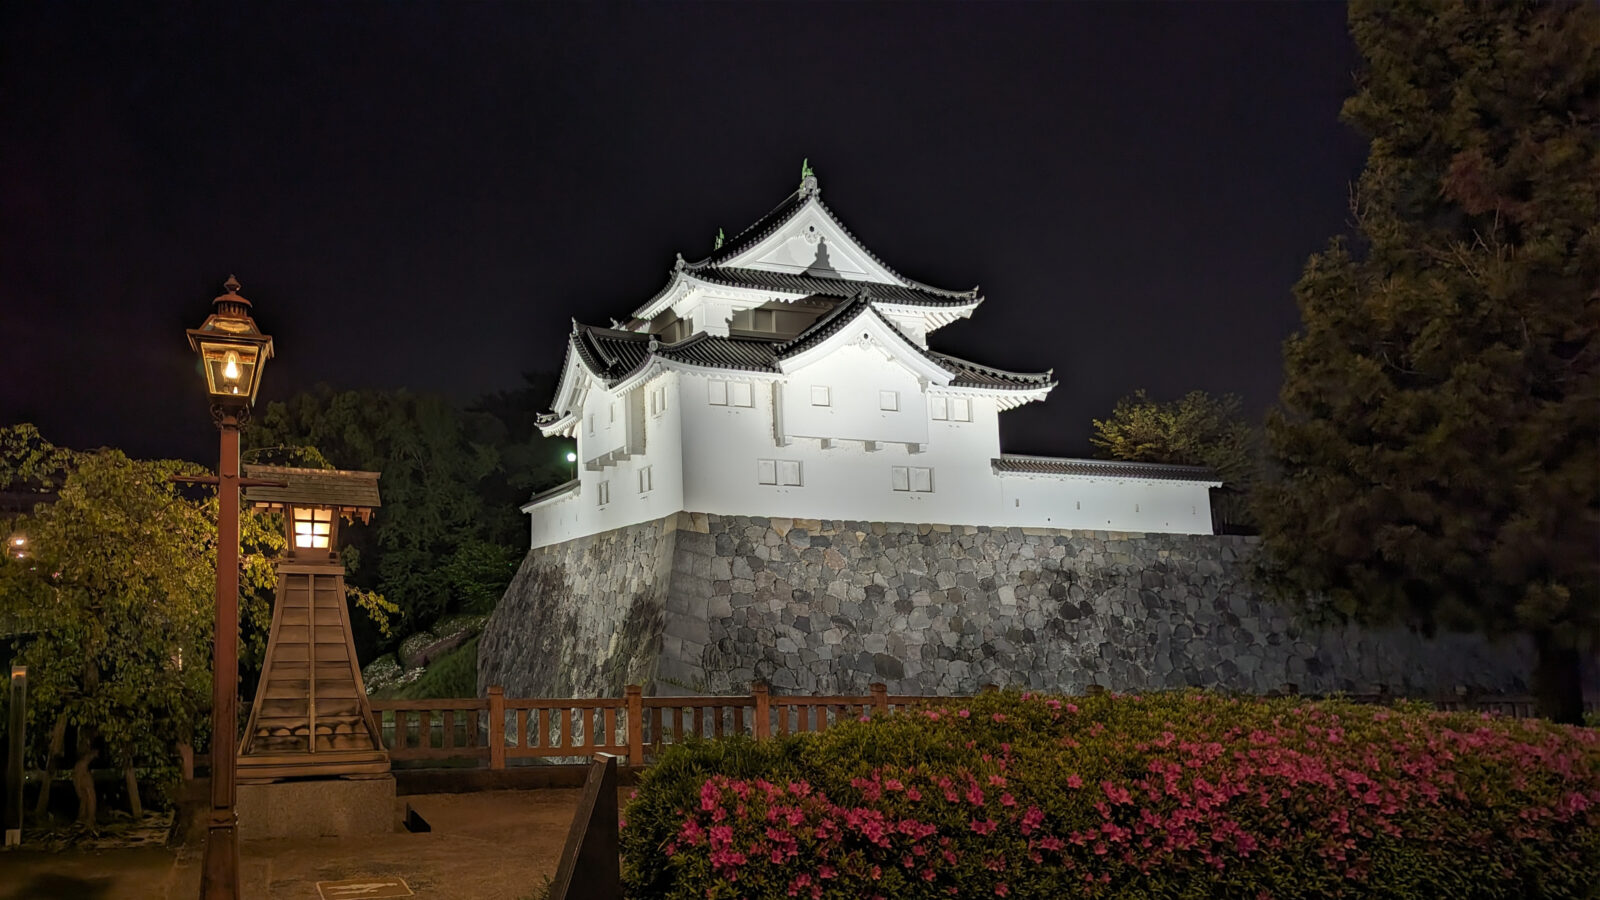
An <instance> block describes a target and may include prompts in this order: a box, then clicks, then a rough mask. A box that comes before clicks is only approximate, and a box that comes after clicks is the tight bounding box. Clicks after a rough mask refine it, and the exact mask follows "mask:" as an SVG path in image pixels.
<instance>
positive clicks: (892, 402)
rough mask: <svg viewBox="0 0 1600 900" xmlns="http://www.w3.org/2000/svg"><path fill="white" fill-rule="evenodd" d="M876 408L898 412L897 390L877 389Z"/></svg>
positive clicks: (898, 396) (898, 398) (898, 395)
mask: <svg viewBox="0 0 1600 900" xmlns="http://www.w3.org/2000/svg"><path fill="white" fill-rule="evenodd" d="M878 408H879V409H882V410H887V411H888V412H898V411H899V409H900V392H899V391H879V392H878Z"/></svg>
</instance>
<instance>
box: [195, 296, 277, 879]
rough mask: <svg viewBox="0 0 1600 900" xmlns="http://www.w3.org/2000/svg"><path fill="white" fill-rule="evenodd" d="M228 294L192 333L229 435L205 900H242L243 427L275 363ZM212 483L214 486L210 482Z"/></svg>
mask: <svg viewBox="0 0 1600 900" xmlns="http://www.w3.org/2000/svg"><path fill="white" fill-rule="evenodd" d="M224 288H225V289H226V290H227V293H226V294H223V295H222V296H220V297H218V298H217V299H216V300H215V301H213V306H214V307H215V309H214V311H213V312H212V313H211V315H209V316H207V317H206V320H205V322H204V323H202V324H201V325H200V327H199V328H191V329H189V332H188V334H189V346H190V347H191V348H193V350H194V351H195V352H196V353H198V354H199V355H200V366H201V369H202V370H203V371H204V372H205V376H206V393H207V394H208V395H209V396H210V398H211V416H212V418H213V419H215V420H216V423H217V428H218V430H220V431H221V432H222V451H221V457H220V459H219V461H218V464H217V477H216V479H215V483H216V485H217V501H218V512H217V609H216V630H215V634H214V635H213V638H212V651H211V814H210V816H209V818H208V819H207V822H206V851H205V861H204V866H203V873H202V881H201V886H200V896H201V897H202V898H204V900H238V897H239V833H238V814H237V812H235V810H234V799H235V788H234V754H235V753H236V752H237V747H236V744H237V740H236V737H237V732H238V719H239V716H238V712H237V709H238V702H239V684H238V682H239V488H240V487H241V480H240V478H239V426H240V425H242V424H244V422H245V421H246V420H248V419H249V417H250V408H251V407H252V406H253V405H254V404H255V399H256V391H257V390H258V389H259V388H260V387H261V369H262V368H263V366H264V365H265V364H266V361H267V360H268V359H270V358H272V338H271V337H268V336H267V335H264V334H262V333H261V332H260V330H259V329H257V328H256V323H255V320H254V319H252V318H250V301H248V300H246V299H245V298H243V297H241V296H239V282H238V281H236V280H234V278H233V276H231V275H230V276H228V282H227V284H225V285H224ZM204 480H206V481H210V480H211V479H204Z"/></svg>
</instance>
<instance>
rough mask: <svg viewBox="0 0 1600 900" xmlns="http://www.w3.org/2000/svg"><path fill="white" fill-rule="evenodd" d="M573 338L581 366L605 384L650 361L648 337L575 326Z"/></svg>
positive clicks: (606, 329)
mask: <svg viewBox="0 0 1600 900" xmlns="http://www.w3.org/2000/svg"><path fill="white" fill-rule="evenodd" d="M572 336H573V338H574V340H573V342H572V345H573V346H574V347H576V348H577V351H578V358H579V359H581V360H583V364H584V366H586V367H587V368H588V369H589V371H591V372H593V373H594V374H596V375H599V376H600V377H601V378H604V379H606V380H608V381H616V380H617V379H619V378H622V377H623V376H625V375H627V374H628V373H630V372H633V371H634V370H636V369H638V368H639V367H640V366H642V365H644V364H645V361H646V360H648V359H649V358H650V335H648V334H639V333H637V332H633V331H618V330H616V329H614V328H599V327H596V326H593V325H579V324H578V323H577V322H574V323H573V335H572Z"/></svg>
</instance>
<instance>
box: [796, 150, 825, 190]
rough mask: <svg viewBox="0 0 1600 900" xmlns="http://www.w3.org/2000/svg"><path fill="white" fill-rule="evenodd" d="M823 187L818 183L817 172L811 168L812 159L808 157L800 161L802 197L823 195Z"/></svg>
mask: <svg viewBox="0 0 1600 900" xmlns="http://www.w3.org/2000/svg"><path fill="white" fill-rule="evenodd" d="M821 191H822V186H821V185H820V184H818V183H817V172H816V170H815V169H813V168H811V158H810V157H809V156H808V157H806V158H805V159H803V160H801V161H800V196H802V197H806V196H810V195H811V194H817V193H821Z"/></svg>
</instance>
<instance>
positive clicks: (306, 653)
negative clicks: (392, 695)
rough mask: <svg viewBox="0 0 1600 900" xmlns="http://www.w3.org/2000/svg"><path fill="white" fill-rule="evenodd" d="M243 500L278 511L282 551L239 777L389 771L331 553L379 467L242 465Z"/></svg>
mask: <svg viewBox="0 0 1600 900" xmlns="http://www.w3.org/2000/svg"><path fill="white" fill-rule="evenodd" d="M246 472H247V473H248V474H249V475H250V476H251V477H252V478H259V479H262V480H268V479H270V480H271V481H274V482H278V483H280V484H282V487H254V488H251V489H250V490H248V491H246V492H245V499H246V500H247V501H249V502H250V503H252V504H254V505H255V506H256V507H257V508H259V509H270V510H275V511H278V512H281V513H282V514H283V517H284V530H285V535H286V537H287V538H288V549H287V552H286V553H285V556H284V559H283V560H282V561H280V562H279V563H278V584H277V590H276V598H275V601H274V603H273V609H272V630H271V632H270V633H269V635H268V637H267V652H266V661H265V663H264V664H263V666H262V671H261V685H260V687H259V688H258V689H257V690H256V697H255V703H254V704H253V705H252V706H251V709H250V722H249V724H248V725H247V726H246V727H245V734H244V739H243V740H242V741H241V742H240V745H239V758H238V766H239V779H240V781H242V782H255V783H260V782H268V781H278V780H281V779H285V778H306V777H362V776H375V775H383V774H385V773H387V772H388V771H389V753H388V751H387V750H385V749H384V746H383V738H382V734H381V732H380V730H379V727H378V722H377V719H376V718H375V717H374V716H373V714H372V707H371V706H370V705H369V703H368V702H367V692H366V686H365V685H364V684H363V683H362V680H361V667H360V664H359V663H358V662H357V660H356V649H355V641H354V638H353V636H352V634H351V631H350V613H349V610H348V608H347V607H346V605H345V585H344V564H343V563H342V562H341V561H340V559H339V552H338V531H339V528H338V526H339V522H340V520H341V519H347V520H355V519H361V520H362V521H367V520H368V519H369V518H370V516H371V514H372V510H373V509H374V508H376V507H377V506H378V505H379V498H378V473H376V472H346V471H339V470H322V469H296V468H286V467H281V466H247V467H246Z"/></svg>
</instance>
